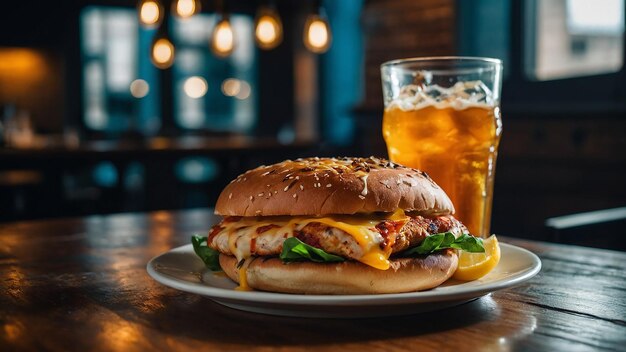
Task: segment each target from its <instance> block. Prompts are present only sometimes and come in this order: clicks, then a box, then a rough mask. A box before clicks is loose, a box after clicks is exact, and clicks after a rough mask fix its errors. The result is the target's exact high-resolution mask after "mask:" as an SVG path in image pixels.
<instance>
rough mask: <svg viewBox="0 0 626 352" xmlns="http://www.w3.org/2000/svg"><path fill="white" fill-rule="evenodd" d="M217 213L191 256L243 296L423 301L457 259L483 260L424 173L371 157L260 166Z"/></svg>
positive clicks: (229, 190) (225, 194)
mask: <svg viewBox="0 0 626 352" xmlns="http://www.w3.org/2000/svg"><path fill="white" fill-rule="evenodd" d="M215 213H216V214H217V215H221V216H222V217H223V220H222V221H221V222H219V223H218V224H216V225H215V226H213V227H212V228H211V229H210V231H209V233H208V236H206V237H199V236H194V237H193V238H192V242H193V245H194V249H195V251H196V253H197V254H198V255H199V256H200V258H201V259H202V260H203V261H204V262H205V264H206V265H207V266H208V267H209V268H210V269H212V270H223V271H224V273H225V274H226V275H227V276H228V277H229V278H230V279H232V280H233V281H235V282H236V283H238V285H239V286H238V288H237V289H240V290H251V289H253V290H262V291H271V292H283V293H297V294H380V293H399V292H410V291H420V290H426V289H430V288H433V287H436V286H438V285H440V284H441V283H443V282H444V281H446V280H447V279H448V278H450V277H451V276H452V275H453V273H454V272H455V270H456V268H457V265H458V251H459V250H466V251H470V252H483V251H484V249H483V246H482V241H481V240H480V239H479V238H476V237H473V236H471V235H469V234H468V231H467V228H466V227H465V226H464V225H463V224H462V223H461V222H459V221H458V220H457V219H455V218H454V217H453V215H452V214H454V207H453V205H452V202H451V201H450V199H449V198H448V196H447V195H446V193H445V192H444V191H443V190H442V189H441V188H440V187H439V186H438V185H437V184H436V183H435V182H434V181H433V180H432V179H431V178H430V177H429V176H428V175H427V174H426V173H425V172H423V171H420V170H417V169H413V168H408V167H404V166H402V165H399V164H396V163H393V162H390V161H387V160H385V159H381V158H375V157H370V158H347V157H344V158H317V157H316V158H306V159H297V160H286V161H283V162H280V163H277V164H274V165H269V166H260V167H258V168H256V169H253V170H250V171H247V172H245V173H244V174H242V175H239V176H238V177H237V178H236V179H234V180H233V181H231V182H230V184H228V185H227V186H226V187H225V188H224V190H223V191H222V193H221V194H220V196H219V198H218V200H217V204H216V206H215Z"/></svg>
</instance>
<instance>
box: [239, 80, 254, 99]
mask: <svg viewBox="0 0 626 352" xmlns="http://www.w3.org/2000/svg"><path fill="white" fill-rule="evenodd" d="M239 82H241V88H240V89H239V93H237V95H235V98H237V99H239V100H244V99H248V97H249V96H250V92H251V91H252V89H251V88H250V84H249V83H248V82H246V81H243V80H241V81H239Z"/></svg>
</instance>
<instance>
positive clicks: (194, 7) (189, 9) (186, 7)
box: [172, 0, 200, 19]
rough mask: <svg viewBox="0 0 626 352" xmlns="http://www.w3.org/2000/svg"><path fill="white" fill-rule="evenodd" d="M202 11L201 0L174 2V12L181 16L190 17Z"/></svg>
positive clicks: (178, 0)
mask: <svg viewBox="0 0 626 352" xmlns="http://www.w3.org/2000/svg"><path fill="white" fill-rule="evenodd" d="M198 12H200V1H199V0H175V1H174V2H173V3H172V13H174V14H175V15H176V16H178V17H180V18H183V19H185V18H189V17H191V16H193V15H195V14H196V13H198Z"/></svg>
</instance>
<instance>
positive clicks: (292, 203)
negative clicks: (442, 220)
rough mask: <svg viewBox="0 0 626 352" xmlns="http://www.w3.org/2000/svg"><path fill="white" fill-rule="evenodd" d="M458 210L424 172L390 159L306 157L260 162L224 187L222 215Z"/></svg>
mask: <svg viewBox="0 0 626 352" xmlns="http://www.w3.org/2000/svg"><path fill="white" fill-rule="evenodd" d="M397 209H403V210H405V211H415V212H419V213H422V214H432V215H435V214H436V215H447V214H453V213H454V207H453V206H452V202H451V201H450V198H448V196H447V195H446V193H445V192H444V191H443V190H442V189H441V187H439V186H438V185H437V184H436V183H435V182H434V181H433V180H432V179H431V178H430V177H429V176H428V175H427V174H426V173H425V172H423V171H420V170H416V169H412V168H408V167H405V166H402V165H399V164H395V163H393V162H390V161H387V160H385V159H379V158H375V157H369V158H306V159H297V160H293V161H292V160H286V161H283V162H280V163H278V164H274V165H269V166H260V167H258V168H256V169H253V170H250V171H247V172H245V173H244V174H242V175H239V176H238V177H237V178H236V179H234V180H233V181H231V183H230V184H229V185H228V186H226V188H224V190H223V191H222V193H221V194H220V196H219V198H218V200H217V204H216V206H215V213H216V214H218V215H223V216H274V215H289V216H298V215H302V216H323V215H330V214H357V213H372V212H393V211H396V210H397Z"/></svg>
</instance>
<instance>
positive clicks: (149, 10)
mask: <svg viewBox="0 0 626 352" xmlns="http://www.w3.org/2000/svg"><path fill="white" fill-rule="evenodd" d="M162 13H163V11H161V5H160V4H159V3H158V2H157V1H156V0H143V1H141V2H140V3H139V22H141V24H143V25H145V26H152V25H156V24H158V23H159V22H160V21H161V18H162Z"/></svg>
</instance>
